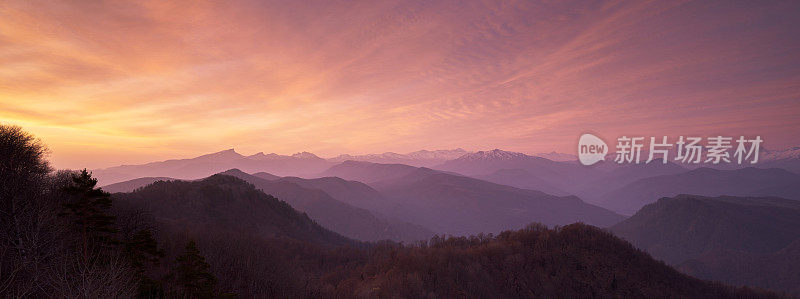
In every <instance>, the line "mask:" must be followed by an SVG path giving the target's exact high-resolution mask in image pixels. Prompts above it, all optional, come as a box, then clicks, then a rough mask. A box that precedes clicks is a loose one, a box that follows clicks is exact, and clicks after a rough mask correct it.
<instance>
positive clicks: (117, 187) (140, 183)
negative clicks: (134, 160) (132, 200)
mask: <svg viewBox="0 0 800 299" xmlns="http://www.w3.org/2000/svg"><path fill="white" fill-rule="evenodd" d="M175 180H176V179H173V178H168V177H145V178H138V179H133V180H130V181H124V182H119V183H114V184H111V185H106V186H103V187H102V188H103V190H105V191H106V192H109V193H117V192H131V191H133V190H136V189H137V188H141V187H144V186H147V185H150V184H152V183H155V182H158V181H175Z"/></svg>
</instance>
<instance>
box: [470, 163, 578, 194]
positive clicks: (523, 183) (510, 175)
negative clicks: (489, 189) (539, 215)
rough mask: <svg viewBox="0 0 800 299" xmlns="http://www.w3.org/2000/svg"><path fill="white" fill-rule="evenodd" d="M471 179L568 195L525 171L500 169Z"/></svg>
mask: <svg viewBox="0 0 800 299" xmlns="http://www.w3.org/2000/svg"><path fill="white" fill-rule="evenodd" d="M473 177H474V178H476V179H481V180H484V181H488V182H492V183H496V184H500V185H508V186H512V187H517V188H521V189H529V190H538V191H542V192H544V193H547V194H552V195H559V196H566V195H569V194H570V193H569V192H567V191H564V190H561V189H560V188H558V187H555V186H553V185H552V184H551V183H549V182H547V181H546V180H545V179H542V178H540V177H539V176H537V175H535V174H533V173H531V172H530V171H527V170H525V169H500V170H498V171H495V172H493V173H490V174H486V175H474V176H473Z"/></svg>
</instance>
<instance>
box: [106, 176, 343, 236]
mask: <svg viewBox="0 0 800 299" xmlns="http://www.w3.org/2000/svg"><path fill="white" fill-rule="evenodd" d="M114 198H115V200H117V201H121V202H123V203H127V204H131V205H134V206H137V207H139V208H142V209H144V210H145V211H148V212H150V213H151V214H152V215H154V216H155V217H156V218H157V219H158V220H159V221H163V222H165V223H170V224H173V225H177V226H182V225H185V226H188V227H195V228H197V227H203V226H209V227H214V228H220V229H228V230H235V231H242V232H250V233H254V234H257V235H260V236H263V237H288V238H292V239H296V240H302V241H308V242H313V243H318V244H329V245H344V244H351V243H353V241H351V240H348V239H347V238H345V237H343V236H341V235H339V234H336V233H334V232H331V231H329V230H327V229H325V228H323V227H322V226H320V225H318V224H317V223H315V222H314V221H313V220H311V219H310V218H308V216H306V215H304V214H301V213H299V212H297V211H295V210H294V209H293V208H292V207H291V206H290V205H289V204H287V203H285V202H283V201H280V200H278V199H275V198H274V197H272V196H270V195H267V194H265V193H263V192H261V191H259V190H256V188H255V187H253V185H251V184H249V183H247V182H245V181H244V180H242V179H239V178H236V177H232V176H228V175H213V176H211V177H208V178H206V179H203V180H198V181H193V182H185V181H168V182H167V181H157V182H155V183H152V184H150V185H147V186H145V187H143V188H141V189H138V190H136V191H134V192H131V193H116V194H114Z"/></svg>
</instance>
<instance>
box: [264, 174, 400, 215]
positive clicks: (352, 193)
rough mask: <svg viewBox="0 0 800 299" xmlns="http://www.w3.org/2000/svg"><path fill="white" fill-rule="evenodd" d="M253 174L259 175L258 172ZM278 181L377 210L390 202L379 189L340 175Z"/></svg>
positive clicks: (285, 178) (279, 179)
mask: <svg viewBox="0 0 800 299" xmlns="http://www.w3.org/2000/svg"><path fill="white" fill-rule="evenodd" d="M253 176H259V174H258V173H256V174H253ZM275 180H277V181H288V182H292V183H295V184H298V185H300V186H302V187H304V188H308V189H318V190H322V191H325V193H328V194H329V195H331V196H332V197H333V198H335V199H337V200H339V201H341V202H344V203H347V204H350V205H352V206H355V207H359V208H363V209H368V210H373V211H377V210H379V209H382V208H383V207H385V206H386V205H387V204H388V200H387V199H386V198H385V197H384V196H383V195H382V194H381V193H380V192H378V191H377V190H375V189H373V188H372V187H370V186H368V185H367V184H364V183H362V182H358V181H348V180H344V179H341V178H338V177H322V178H316V179H303V178H298V177H283V178H278V179H275Z"/></svg>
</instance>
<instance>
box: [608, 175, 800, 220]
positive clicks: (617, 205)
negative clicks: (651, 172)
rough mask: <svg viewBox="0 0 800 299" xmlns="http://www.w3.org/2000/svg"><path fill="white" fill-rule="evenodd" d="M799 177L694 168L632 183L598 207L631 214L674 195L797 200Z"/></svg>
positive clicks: (799, 184) (614, 193)
mask: <svg viewBox="0 0 800 299" xmlns="http://www.w3.org/2000/svg"><path fill="white" fill-rule="evenodd" d="M798 186H800V175H797V174H794V173H791V172H789V171H786V170H784V169H778V168H772V169H762V168H753V167H750V168H743V169H734V170H719V169H712V168H705V167H703V168H698V169H694V170H691V171H687V172H684V173H678V174H672V175H662V176H654V177H649V178H644V179H640V180H637V181H634V182H632V183H630V184H628V185H626V186H624V187H622V188H619V189H616V190H613V191H610V192H608V193H606V194H603V195H601V198H602V199H601V200H600V201H598V202H597V203H598V205H600V206H603V207H606V208H608V209H611V210H613V211H616V212H619V213H622V214H628V215H630V214H633V213H635V212H636V211H637V210H639V209H640V208H641V207H643V206H644V205H646V204H648V203H652V202H654V201H656V200H657V199H659V198H661V197H671V196H676V195H678V194H695V195H704V196H720V195H735V196H778V197H784V198H790V199H800V187H798Z"/></svg>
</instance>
